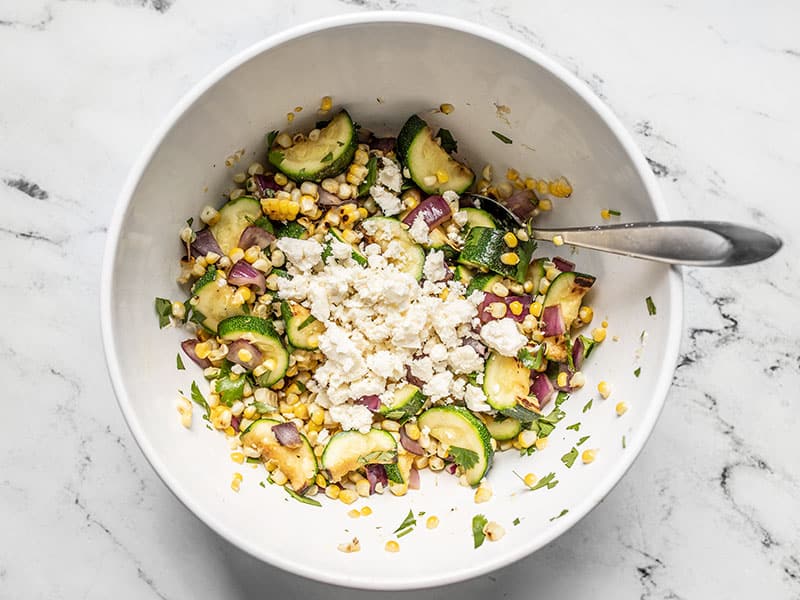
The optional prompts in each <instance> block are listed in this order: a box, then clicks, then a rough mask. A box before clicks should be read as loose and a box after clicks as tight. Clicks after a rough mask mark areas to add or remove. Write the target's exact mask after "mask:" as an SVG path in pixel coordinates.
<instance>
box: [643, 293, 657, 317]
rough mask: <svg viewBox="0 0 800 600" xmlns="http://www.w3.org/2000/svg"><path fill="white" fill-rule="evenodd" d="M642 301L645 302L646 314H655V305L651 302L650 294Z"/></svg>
mask: <svg viewBox="0 0 800 600" xmlns="http://www.w3.org/2000/svg"><path fill="white" fill-rule="evenodd" d="M644 301H645V304H647V314H649V315H651V316H652V315H654V314H656V305H655V303H654V302H653V298H652V297H651V296H648V297H647V298H645V299H644Z"/></svg>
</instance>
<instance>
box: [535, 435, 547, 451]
mask: <svg viewBox="0 0 800 600" xmlns="http://www.w3.org/2000/svg"><path fill="white" fill-rule="evenodd" d="M545 448H547V438H546V437H541V438H538V439H537V440H536V449H537V450H544V449H545Z"/></svg>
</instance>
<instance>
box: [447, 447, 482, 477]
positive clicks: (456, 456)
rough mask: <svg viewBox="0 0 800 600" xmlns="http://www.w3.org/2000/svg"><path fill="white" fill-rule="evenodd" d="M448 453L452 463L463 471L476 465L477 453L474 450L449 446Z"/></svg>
mask: <svg viewBox="0 0 800 600" xmlns="http://www.w3.org/2000/svg"><path fill="white" fill-rule="evenodd" d="M449 452H450V456H451V457H452V458H453V461H454V462H455V463H456V464H457V465H458V466H459V467H461V468H462V469H464V470H465V471H466V470H467V469H471V468H472V467H474V466H475V465H476V464H478V453H477V452H475V451H474V450H470V449H468V448H459V447H458V446H450V450H449Z"/></svg>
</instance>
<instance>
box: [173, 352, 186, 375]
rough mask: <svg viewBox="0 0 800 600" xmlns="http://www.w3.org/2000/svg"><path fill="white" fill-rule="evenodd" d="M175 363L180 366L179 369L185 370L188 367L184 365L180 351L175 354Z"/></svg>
mask: <svg viewBox="0 0 800 600" xmlns="http://www.w3.org/2000/svg"><path fill="white" fill-rule="evenodd" d="M175 363H176V364H177V366H178V371H185V370H186V367H185V366H184V365H183V359H182V358H181V354H180V352H178V354H176V355H175Z"/></svg>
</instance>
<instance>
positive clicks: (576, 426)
mask: <svg viewBox="0 0 800 600" xmlns="http://www.w3.org/2000/svg"><path fill="white" fill-rule="evenodd" d="M580 429H581V424H580V423H573V424H572V425H568V426H567V431H580Z"/></svg>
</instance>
